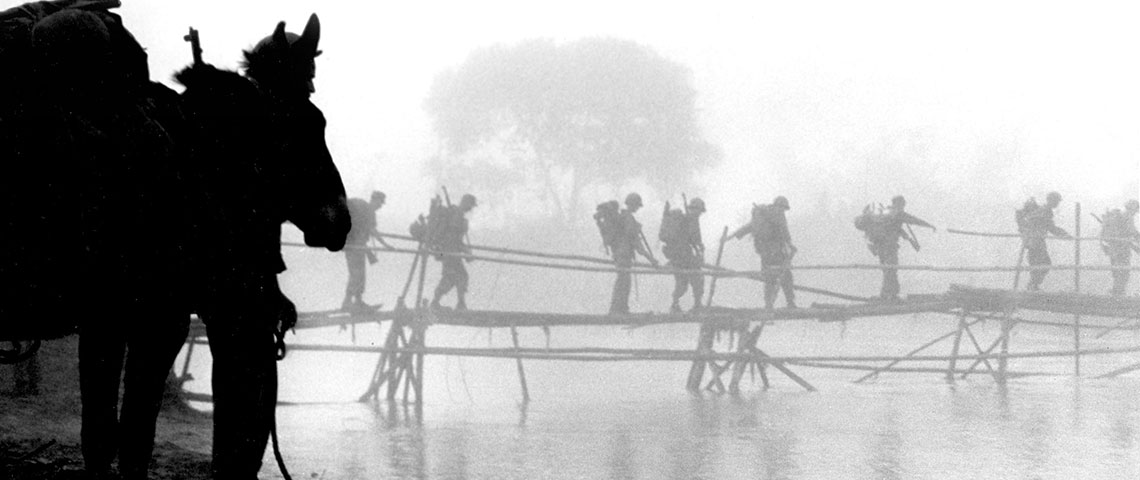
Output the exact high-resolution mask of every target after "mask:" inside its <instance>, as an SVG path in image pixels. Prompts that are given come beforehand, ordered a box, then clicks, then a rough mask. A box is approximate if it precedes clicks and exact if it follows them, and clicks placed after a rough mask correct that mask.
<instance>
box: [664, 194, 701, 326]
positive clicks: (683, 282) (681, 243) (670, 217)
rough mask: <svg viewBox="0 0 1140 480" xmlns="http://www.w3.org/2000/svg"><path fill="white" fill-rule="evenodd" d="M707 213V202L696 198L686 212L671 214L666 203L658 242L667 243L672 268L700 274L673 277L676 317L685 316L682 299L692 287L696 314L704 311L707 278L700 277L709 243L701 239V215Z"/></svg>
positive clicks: (671, 309)
mask: <svg viewBox="0 0 1140 480" xmlns="http://www.w3.org/2000/svg"><path fill="white" fill-rule="evenodd" d="M703 213H705V201H704V200H701V199H699V198H694V199H693V200H692V201H690V202H689V204H688V205H687V206H686V207H685V210H684V211H681V210H676V209H674V210H670V209H669V203H668V202H666V203H665V212H664V214H663V215H662V219H661V232H660V234H659V235H658V238H659V239H660V240H661V241H662V242H665V245H664V246H663V247H662V248H661V253H663V254H664V255H665V258H666V259H667V260H669V266H671V267H673V268H675V269H679V270H696V271H697V272H696V273H675V274H673V303H672V305H670V307H669V311H670V312H672V313H680V312H681V297H683V296H684V295H685V291H686V290H688V289H689V287H690V286H691V287H692V289H693V310H697V309H700V308H701V298H702V297H703V296H704V294H705V277H704V275H702V274H701V273H700V270H701V268H702V267H704V263H705V242H704V240H702V239H701V214H703Z"/></svg>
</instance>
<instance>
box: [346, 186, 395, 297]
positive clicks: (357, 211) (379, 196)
mask: <svg viewBox="0 0 1140 480" xmlns="http://www.w3.org/2000/svg"><path fill="white" fill-rule="evenodd" d="M386 199H387V197H386V196H385V195H384V192H378V191H377V192H372V197H371V198H370V199H369V201H364V199H362V198H350V199H348V213H349V216H350V217H351V218H352V229H351V230H349V231H348V240H347V241H346V242H345V246H346V248H345V249H344V259H345V262H346V263H347V264H348V284H347V285H346V286H345V289H344V302H342V303H341V305H340V308H341V310H349V309H352V308H361V307H367V306H368V305H366V304H365V303H364V285H365V275H366V273H367V272H366V269H365V262H368V265H372V264H374V263H376V254H375V253H372V252H371V251H369V250H368V241H369V240H372V239H376V241H378V242H380V245H383V246H384V248H387V249H389V250H390V249H391V248H392V246H391V245H388V242H386V241H384V237H381V236H380V232H378V231H376V211H377V210H380V207H383V206H384V201H385V200H386Z"/></svg>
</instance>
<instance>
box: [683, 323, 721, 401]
mask: <svg viewBox="0 0 1140 480" xmlns="http://www.w3.org/2000/svg"><path fill="white" fill-rule="evenodd" d="M715 339H716V329H715V328H713V327H712V326H711V325H708V324H705V323H702V324H701V330H700V335H699V336H698V338H697V353H711V352H712V350H713V342H714V341H715ZM706 364H708V362H707V361H705V360H693V365H692V366H691V367H690V368H689V380H688V381H687V382H685V388H686V389H688V390H689V391H690V392H696V391H699V390H700V389H701V379H702V378H703V377H704V375H705V365H706Z"/></svg>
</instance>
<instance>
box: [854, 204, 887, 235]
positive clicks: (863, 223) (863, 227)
mask: <svg viewBox="0 0 1140 480" xmlns="http://www.w3.org/2000/svg"><path fill="white" fill-rule="evenodd" d="M889 226H890V221H889V218H888V214H887V212H886V211H884V210H883V208H882V207H876V206H874V205H871V204H868V205H867V206H865V207H863V213H860V214H859V216H857V217H855V228H856V229H857V230H859V231H861V232H863V236H865V237H867V241H869V242H871V243H881V242H884V241H888V240H889V239H890V231H889Z"/></svg>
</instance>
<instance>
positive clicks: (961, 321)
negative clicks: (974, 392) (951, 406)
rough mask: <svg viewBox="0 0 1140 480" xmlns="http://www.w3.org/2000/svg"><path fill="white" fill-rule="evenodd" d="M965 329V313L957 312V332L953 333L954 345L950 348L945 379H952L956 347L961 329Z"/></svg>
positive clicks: (959, 342) (959, 339) (956, 354)
mask: <svg viewBox="0 0 1140 480" xmlns="http://www.w3.org/2000/svg"><path fill="white" fill-rule="evenodd" d="M965 329H966V315H965V314H962V313H959V314H958V333H957V334H955V335H954V347H953V348H951V349H950V357H951V358H950V366H949V367H947V368H946V380H949V381H951V382H953V381H954V367H955V366H956V365H957V363H958V347H959V346H960V345H961V344H962V331H963V330H965Z"/></svg>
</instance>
